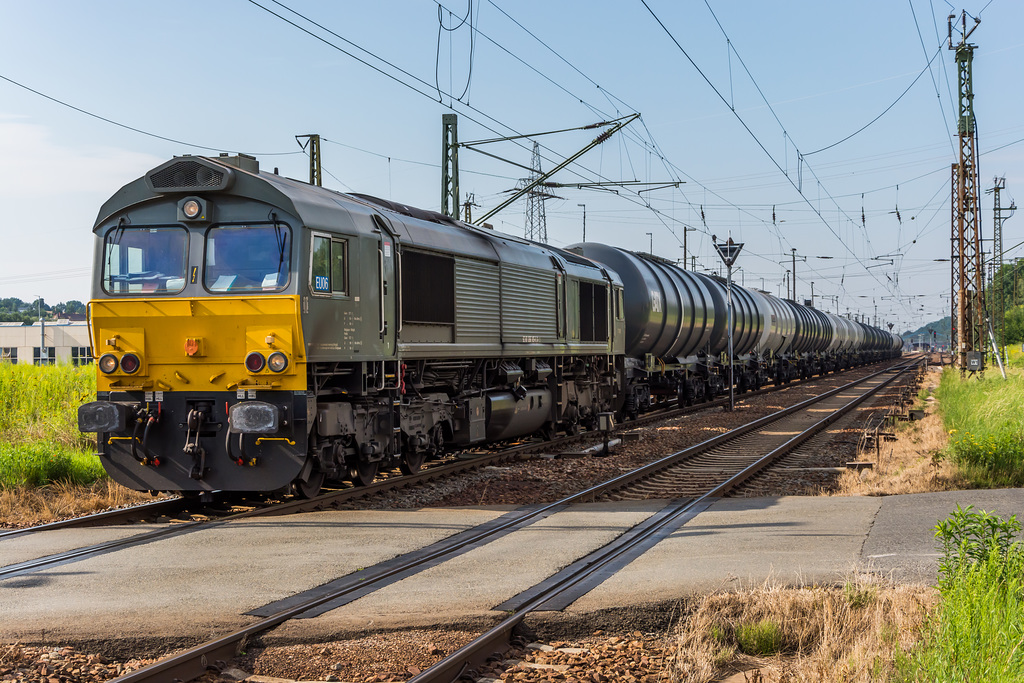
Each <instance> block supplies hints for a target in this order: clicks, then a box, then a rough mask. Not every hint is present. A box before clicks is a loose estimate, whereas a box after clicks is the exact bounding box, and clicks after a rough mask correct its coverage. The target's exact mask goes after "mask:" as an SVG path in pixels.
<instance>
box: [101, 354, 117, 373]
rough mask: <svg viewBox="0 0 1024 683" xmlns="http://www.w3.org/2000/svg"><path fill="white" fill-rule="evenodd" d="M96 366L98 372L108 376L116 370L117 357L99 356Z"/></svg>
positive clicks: (112, 355) (109, 355) (110, 355)
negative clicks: (97, 366) (98, 367)
mask: <svg viewBox="0 0 1024 683" xmlns="http://www.w3.org/2000/svg"><path fill="white" fill-rule="evenodd" d="M97 365H99V366H100V372H102V373H104V374H106V375H109V374H110V373H112V372H114V371H115V370H117V356H115V355H114V354H112V353H105V354H103V355H102V356H100V360H99V362H98V363H97Z"/></svg>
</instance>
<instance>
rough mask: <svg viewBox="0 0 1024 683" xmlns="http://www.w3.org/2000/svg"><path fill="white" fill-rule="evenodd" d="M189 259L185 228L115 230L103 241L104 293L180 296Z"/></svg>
mask: <svg viewBox="0 0 1024 683" xmlns="http://www.w3.org/2000/svg"><path fill="white" fill-rule="evenodd" d="M187 257H188V232H187V231H186V230H185V229H184V228H169V227H168V228H154V227H144V228H143V227H125V226H118V227H116V228H113V229H111V230H110V231H109V232H108V233H107V235H106V237H105V238H104V239H103V277H102V283H103V291H105V292H106V293H107V294H115V295H116V294H177V293H178V292H180V291H181V290H183V289H184V288H185V269H186V259H187Z"/></svg>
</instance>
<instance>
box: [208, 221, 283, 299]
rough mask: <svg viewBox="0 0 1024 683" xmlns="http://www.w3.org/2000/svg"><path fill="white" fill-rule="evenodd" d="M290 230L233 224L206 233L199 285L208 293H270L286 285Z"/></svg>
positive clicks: (269, 226) (267, 226) (281, 226)
mask: <svg viewBox="0 0 1024 683" xmlns="http://www.w3.org/2000/svg"><path fill="white" fill-rule="evenodd" d="M291 247H292V245H291V230H290V229H289V228H288V227H287V226H284V225H281V224H276V225H242V226H238V225H233V226H224V227H218V228H211V229H210V231H209V232H208V233H207V234H206V264H205V266H204V269H203V284H204V285H205V286H206V288H207V289H208V290H210V291H211V292H272V291H280V290H282V289H284V288H285V287H286V286H287V285H288V274H289V262H290V260H291Z"/></svg>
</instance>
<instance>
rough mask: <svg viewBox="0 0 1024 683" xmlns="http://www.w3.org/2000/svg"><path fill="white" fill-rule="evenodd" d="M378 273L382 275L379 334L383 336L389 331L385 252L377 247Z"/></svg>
mask: <svg viewBox="0 0 1024 683" xmlns="http://www.w3.org/2000/svg"><path fill="white" fill-rule="evenodd" d="M377 272H378V273H380V330H378V332H379V333H380V334H381V336H383V335H384V330H385V329H387V322H386V321H385V320H384V314H385V309H384V250H383V249H381V248H380V247H377Z"/></svg>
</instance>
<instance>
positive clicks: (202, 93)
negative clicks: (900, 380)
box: [0, 0, 1024, 329]
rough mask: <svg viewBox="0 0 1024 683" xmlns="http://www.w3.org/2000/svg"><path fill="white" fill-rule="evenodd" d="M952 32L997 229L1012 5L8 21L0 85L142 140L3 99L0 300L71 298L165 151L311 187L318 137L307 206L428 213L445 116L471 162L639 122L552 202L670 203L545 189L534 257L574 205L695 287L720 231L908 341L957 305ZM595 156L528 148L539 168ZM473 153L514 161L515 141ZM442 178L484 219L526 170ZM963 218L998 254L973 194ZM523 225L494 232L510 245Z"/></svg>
mask: <svg viewBox="0 0 1024 683" xmlns="http://www.w3.org/2000/svg"><path fill="white" fill-rule="evenodd" d="M257 3H258V4H257ZM261 6H262V7H265V8H266V9H263V8H261ZM439 7H442V9H441V12H440V14H441V20H442V21H443V25H444V28H442V27H441V26H440V25H439V19H438V17H439ZM468 8H472V15H471V17H469V18H467V20H466V21H463V18H464V17H466V14H467V9H468ZM961 9H966V10H967V11H968V12H969V13H970V14H971V15H973V16H980V18H981V24H980V25H979V26H978V28H977V29H976V30H975V32H974V34H973V35H972V36H971V39H970V40H971V42H972V43H976V44H977V45H978V48H977V50H976V52H975V59H974V79H975V94H976V97H975V108H976V114H977V119H978V126H979V133H980V135H979V137H980V151H981V156H980V159H979V169H980V177H981V186H982V188H983V189H987V188H989V187H991V186H992V179H993V177H994V176H996V175H999V176H1005V177H1006V187H1007V191H1006V193H1005V194H1004V200H1003V203H1004V206H1005V205H1007V204H1009V201H1010V198H1011V197H1013V196H1014V195H1015V194H1016V195H1018V196H1022V197H1024V168H1022V163H1021V162H1022V156H1024V142H1021V140H1022V139H1024V122H1022V121H1021V118H1020V111H1021V85H1022V83H1021V81H1022V70H1021V67H1020V65H1021V64H1022V63H1024V59H1022V56H1024V38H1022V31H1021V29H1022V27H1024V3H1021V2H1019V0H992V2H988V0H980V1H974V0H972V1H971V2H970V3H968V4H967V5H955V6H954V5H951V4H950V3H948V2H946V1H945V0H908V1H906V2H893V1H891V0H887V1H880V0H876V1H868V2H855V3H854V2H847V3H835V2H821V1H820V0H814V1H810V0H808V1H800V2H797V1H794V2H781V3H767V2H759V1H758V2H755V1H753V0H742V1H738V2H729V3H726V2H721V1H720V0H708V2H703V1H698V0H694V1H692V2H686V3H683V2H678V1H669V0H646V5H645V4H644V2H642V1H641V0H628V1H619V2H582V1H580V2H555V3H552V2H534V1H532V0H518V1H517V2H510V1H509V0H494V1H493V2H492V1H491V0H470V1H469V2H465V1H458V2H456V1H453V0H444V2H443V4H442V5H438V4H437V3H435V2H432V1H430V0H416V1H394V2H309V1H300V0H289V1H288V2H284V3H283V4H277V3H275V2H274V1H273V0H256V1H255V2H249V1H247V0H218V1H217V2H193V1H191V0H181V1H179V2H175V3H151V2H138V1H137V0H124V1H122V0H116V1H115V0H109V1H105V0H97V1H96V2H90V3H85V2H79V1H77V0H61V1H46V0H40V1H39V2H23V1H22V0H0V12H2V17H3V21H2V22H0V76H2V77H4V78H5V79H10V80H11V81H16V82H18V83H20V84H22V85H24V86H27V87H28V88H32V89H34V90H36V91H38V93H42V94H45V95H46V96H49V97H51V98H54V99H56V100H60V101H62V102H64V103H67V104H70V105H73V106H74V107H77V108H79V109H81V110H84V111H86V112H89V113H91V114H94V115H96V116H100V117H103V118H106V119H110V120H111V121H115V122H117V123H119V124H123V126H128V127H131V128H135V129H138V130H140V131H145V132H146V133H150V134H152V135H146V134H143V133H141V132H136V131H133V130H129V129H127V128H125V127H120V126H118V125H114V124H113V123H110V122H105V121H102V120H99V119H97V118H94V117H91V116H89V115H87V114H85V113H82V112H81V111H75V110H73V109H70V108H68V107H66V106H62V105H61V104H58V103H56V102H54V101H52V100H50V99H46V98H45V97H43V96H41V95H40V94H37V93H33V92H29V91H28V90H26V89H24V88H22V87H18V86H17V85H14V84H12V83H11V82H9V81H7V80H0V200H2V205H3V206H4V208H5V216H4V220H3V222H2V223H0V226H2V227H0V229H2V231H3V244H4V252H5V255H4V258H3V260H2V262H3V263H4V264H5V267H4V268H3V272H0V297H8V296H17V297H20V298H22V299H25V300H33V299H35V298H36V296H37V295H42V296H44V297H45V299H46V301H47V302H48V303H50V304H53V303H57V302H58V301H62V300H69V299H79V300H83V301H84V300H87V299H88V298H89V291H90V289H89V282H90V279H89V268H90V265H91V252H92V249H93V241H92V240H93V237H92V234H91V231H90V229H91V226H92V223H93V221H94V219H95V217H96V213H97V211H98V209H99V206H100V205H101V203H102V202H103V201H104V200H105V199H106V198H107V197H108V196H109V195H111V194H112V193H113V192H114V191H116V190H117V189H118V188H119V187H121V186H122V185H124V184H125V183H127V182H129V181H131V180H133V179H134V178H137V177H138V176H140V175H142V174H143V173H144V172H146V171H147V170H149V169H150V168H152V167H154V166H156V165H158V164H160V163H162V162H163V161H165V160H167V159H169V158H170V157H171V156H173V155H180V154H216V152H217V151H220V150H223V151H231V152H237V151H243V152H247V153H252V154H255V155H257V156H258V157H259V159H260V162H261V164H262V166H263V167H264V168H273V167H279V168H280V171H281V173H282V174H285V175H289V176H292V177H296V178H306V177H307V174H308V170H307V169H308V161H307V159H306V157H305V156H303V154H302V153H301V151H300V150H299V147H298V144H297V143H296V141H295V137H294V136H295V135H299V134H304V133H319V134H320V135H322V136H323V137H324V138H325V139H326V142H324V144H323V164H324V168H325V171H326V172H325V179H324V180H325V182H324V184H325V185H327V186H329V187H332V188H334V189H338V190H342V191H349V190H351V191H356V192H362V193H367V194H373V195H377V196H381V197H386V198H392V199H394V200H396V201H401V202H404V203H407V204H412V205H415V206H420V207H423V208H428V209H438V208H439V206H440V168H439V162H440V156H441V115H442V114H444V113H449V112H451V111H455V112H456V113H458V114H459V135H460V139H461V140H463V141H468V140H479V139H483V138H491V137H495V136H498V135H508V134H513V133H519V134H522V133H536V132H541V131H549V130H556V129H563V128H572V127H576V126H581V125H585V124H589V123H593V122H596V121H600V120H605V119H610V118H614V117H617V116H623V115H626V114H629V113H632V112H639V113H640V114H641V115H642V122H639V121H638V122H636V123H634V124H632V125H631V126H630V127H629V128H628V129H627V130H626V131H624V132H622V133H620V134H618V135H617V136H615V137H613V138H612V139H611V140H609V141H608V142H605V143H604V144H603V145H601V146H600V147H598V148H597V149H595V150H593V151H591V152H589V153H588V154H587V155H586V156H584V157H583V158H582V159H581V160H580V161H579V162H578V163H577V164H575V165H574V166H572V167H570V168H569V169H566V170H565V171H562V172H560V173H559V174H558V175H557V176H556V177H555V178H554V179H555V180H557V181H561V182H567V183H574V182H591V181H594V180H598V179H603V180H642V181H651V182H658V181H677V180H682V181H685V183H684V184H683V185H680V186H679V188H678V189H659V190H653V191H650V192H644V193H641V194H638V193H637V192H636V191H635V189H634V190H629V189H621V190H619V191H618V193H617V194H616V193H613V192H609V191H607V190H599V189H589V190H588V189H582V190H579V189H574V188H573V189H569V188H566V189H561V190H557V191H555V194H557V195H558V196H559V197H561V198H560V199H552V200H549V201H548V202H547V204H546V212H547V222H548V235H549V241H550V242H551V243H552V244H555V245H559V246H562V245H567V244H571V243H573V242H576V241H579V239H580V238H581V237H582V222H583V214H582V209H581V208H580V207H579V206H578V205H579V204H585V205H586V214H587V239H588V240H592V241H604V242H608V243H612V244H617V245H620V246H623V247H627V248H631V249H636V250H647V249H648V248H649V247H650V244H651V241H652V240H653V245H654V251H655V253H657V254H659V255H661V256H664V257H666V258H670V259H679V258H681V257H682V253H683V252H682V247H681V245H682V235H683V230H684V228H685V227H687V226H689V227H691V228H695V230H694V231H693V232H691V233H689V249H690V253H691V254H692V255H696V256H697V268H698V269H717V268H719V260H718V257H717V256H716V255H715V254H714V251H713V248H712V246H711V241H710V236H711V235H712V234H715V235H718V236H719V237H720V238H723V237H725V236H729V235H731V236H732V237H733V238H734V239H735V240H737V241H743V242H745V243H746V247H745V250H744V252H743V253H742V254H741V255H740V257H739V261H738V263H737V265H739V266H742V270H741V271H738V272H737V274H736V278H737V279H738V280H742V281H743V282H744V283H745V284H746V285H747V286H755V287H758V288H760V287H762V286H763V287H764V289H766V290H768V291H770V292H773V293H775V294H784V293H785V291H784V288H783V285H782V282H783V277H784V272H785V269H786V268H787V267H788V264H789V257H790V254H791V249H792V248H794V247H795V248H796V249H797V250H798V254H800V255H804V256H806V257H807V260H806V261H800V262H798V263H797V268H796V270H797V281H798V296H799V298H801V299H805V298H809V297H810V295H811V285H810V283H811V282H812V281H813V282H814V293H815V297H816V303H817V305H818V306H819V307H821V308H825V309H828V310H832V311H835V310H838V311H839V312H840V313H845V312H846V311H847V310H850V311H859V312H861V313H866V314H870V315H874V313H875V307H876V306H877V311H878V315H879V318H880V319H881V320H880V322H885V321H889V322H893V323H896V324H897V325H899V329H906V328H908V327H914V328H916V327H917V326H918V325H920V324H921V323H923V322H928V321H931V320H935V319H937V318H940V317H942V316H943V315H946V314H947V312H948V311H947V309H948V305H949V304H948V301H949V300H948V295H947V297H946V298H943V297H942V296H941V295H942V294H943V293H945V292H947V291H948V289H949V264H948V263H944V262H936V261H934V259H937V258H948V257H949V232H950V230H949V220H950V188H949V184H950V165H951V163H952V162H953V161H954V160H955V158H956V150H957V145H956V138H955V134H956V124H955V116H954V112H955V102H954V99H953V98H955V97H956V91H957V86H956V69H955V66H954V62H953V53H952V52H951V51H950V50H948V49H946V17H947V16H948V15H949V14H950V13H956V14H958V15H959V12H960V10H961ZM266 10H271V11H273V12H276V13H277V14H279V15H281V16H282V17H284V18H286V19H288V20H289V21H292V22H294V23H295V24H297V25H298V26H299V27H301V28H302V29H305V30H306V31H308V32H306V31H304V30H301V29H300V28H297V27H296V26H294V25H291V24H289V23H287V22H286V21H284V20H282V19H281V18H279V17H277V16H274V15H273V14H271V13H269V12H268V11H266ZM292 10H294V12H293V11H292ZM300 14H301V15H303V16H304V17H306V19H303V18H302V17H300V16H299V15H300ZM307 19H308V20H312V21H313V22H316V24H319V25H320V27H318V26H316V25H315V24H313V23H311V22H310V21H307ZM659 21H660V23H659ZM661 24H664V27H665V28H667V29H668V31H667V32H666V30H665V28H662V26H661ZM450 28H454V29H455V30H451V31H449V30H447V29H450ZM332 33H333V34H335V35H332ZM311 34H312V35H311ZM315 36H316V37H315ZM321 39H322V40H321ZM324 41H327V42H324ZM676 41H678V45H677V44H676ZM328 42H329V43H331V44H333V46H332V45H329V44H327V43H328ZM338 48H341V49H338ZM342 50H345V51H346V52H348V53H349V54H346V53H345V52H343V51H342ZM684 51H685V54H684ZM687 55H688V56H687ZM357 58H358V59H357ZM691 59H692V62H691V61H690V60H691ZM360 60H362V61H360ZM929 60H931V68H930V69H928V68H926V67H927V65H928V63H929ZM370 65H372V66H370ZM919 76H920V78H918V77H919ZM915 78H918V80H917V82H916V83H914V85H913V86H912V87H910V89H909V91H907V92H906V94H905V95H903V97H902V98H900V95H901V93H903V92H904V91H905V90H907V88H908V87H909V86H911V83H912V82H913V81H914V79H915ZM709 81H710V83H709ZM410 85H411V86H412V87H409V86H410ZM413 88H415V90H414V89H413ZM417 90H418V91H419V92H417ZM716 90H717V92H716ZM898 98H899V101H898V102H897V99H898ZM894 102H895V104H894ZM766 103H767V104H766ZM890 105H893V106H892V108H891V109H890V110H889V111H888V112H887V113H886V114H884V115H883V116H881V118H879V119H878V121H877V122H875V123H873V124H872V125H871V126H869V127H868V128H867V129H866V130H864V131H863V132H861V133H859V134H857V135H856V136H854V137H852V138H851V139H849V140H848V141H846V142H843V143H841V144H838V145H836V146H835V147H832V148H830V149H827V150H825V151H821V152H817V153H813V154H812V152H815V151H816V150H819V149H821V148H824V147H827V146H829V145H832V144H833V143H835V142H837V141H839V140H842V139H843V138H845V137H847V136H848V135H850V134H851V133H854V132H855V131H857V130H858V129H860V128H861V127H862V126H864V125H865V124H867V123H868V122H870V121H871V120H872V119H874V118H875V117H877V116H878V115H879V114H881V113H882V112H883V111H884V110H885V109H886V108H887V107H890ZM594 135H595V132H594V131H583V132H569V133H564V134H560V135H551V136H545V137H542V138H538V140H539V141H540V142H541V144H542V145H543V152H542V153H543V156H544V161H543V167H544V168H550V167H551V166H553V165H554V164H556V163H558V162H559V161H560V160H561V159H563V158H565V157H567V156H569V155H571V154H573V153H574V152H576V151H577V150H578V149H580V148H581V147H583V146H584V145H585V144H586V143H587V142H589V141H590V140H591V139H592V138H593V137H594ZM153 136H162V137H165V138H170V139H172V140H173V141H168V140H162V139H158V138H157V137H153ZM204 147H205V148H211V149H204ZM487 149H488V151H490V152H492V153H494V154H497V155H499V156H502V157H505V158H509V159H512V160H514V161H516V162H518V163H520V164H524V165H529V163H530V143H528V142H527V143H523V144H520V145H517V144H513V143H501V144H496V145H493V146H489V147H488V148H487ZM801 154H802V155H804V163H803V164H800V163H798V155H801ZM460 162H461V166H462V177H461V185H462V190H463V193H464V194H465V193H468V192H472V193H473V194H474V196H475V199H476V202H477V204H479V205H480V208H477V209H475V210H474V211H475V212H476V215H481V212H484V211H487V210H488V209H489V208H491V207H493V206H495V205H497V204H498V203H499V202H500V201H501V200H502V199H503V198H504V197H505V196H506V195H505V194H504V193H505V191H506V190H508V189H510V188H512V187H514V186H515V184H516V182H517V179H518V178H520V177H522V176H523V175H525V171H523V170H521V169H518V168H516V167H513V166H510V165H507V164H502V163H500V162H498V161H495V160H493V159H490V158H488V157H486V156H483V155H480V154H476V153H474V152H472V151H469V150H463V151H462V152H461V154H460ZM801 189H802V192H801V191H800V190H801ZM862 193H863V199H862V197H861V194H862ZM982 207H983V213H982V225H983V231H984V235H985V236H986V237H990V236H991V228H992V213H991V195H988V194H984V195H983V196H982ZM897 208H898V210H899V219H897V214H896V213H895V212H896V210H897ZM524 209H525V203H524V202H520V203H518V204H516V205H513V206H512V207H510V208H509V209H506V210H505V211H503V212H502V213H501V214H499V215H498V216H496V217H495V218H494V219H493V220H492V221H491V222H492V223H494V225H495V227H496V228H497V229H499V230H503V231H506V232H510V233H513V234H522V232H523V224H524ZM862 212H863V215H864V220H863V221H862V219H861V215H862ZM702 214H703V215H702ZM773 214H774V216H773ZM1022 228H1024V216H1019V217H1015V218H1012V219H1010V220H1009V221H1007V222H1006V225H1005V228H1004V246H1005V247H1007V248H1009V247H1012V246H1014V245H1016V244H1017V243H1018V242H1019V241H1021V240H1022V239H1024V237H1022V233H1024V230H1022ZM647 233H651V235H650V236H648V235H647ZM915 240H916V241H915ZM986 249H990V247H986ZM880 256H884V257H885V258H882V259H879V258H877V257H880ZM1015 256H1024V248H1022V249H1016V250H1013V251H1009V252H1008V253H1007V257H1010V258H1012V257H1015ZM890 260H891V261H892V263H891V264H890ZM780 262H784V263H781V264H780ZM819 297H823V298H819Z"/></svg>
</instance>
